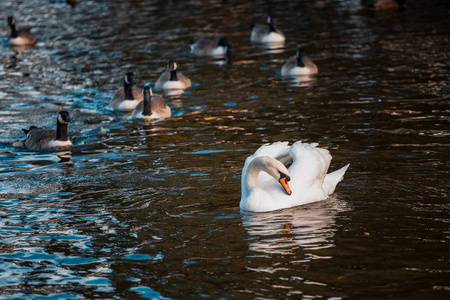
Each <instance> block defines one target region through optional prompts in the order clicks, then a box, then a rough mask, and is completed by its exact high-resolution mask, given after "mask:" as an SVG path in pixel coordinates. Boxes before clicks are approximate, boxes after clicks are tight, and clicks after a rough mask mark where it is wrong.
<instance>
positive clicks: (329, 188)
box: [323, 164, 350, 195]
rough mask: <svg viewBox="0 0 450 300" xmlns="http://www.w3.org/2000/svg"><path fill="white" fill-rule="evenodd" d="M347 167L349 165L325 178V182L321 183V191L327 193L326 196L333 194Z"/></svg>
mask: <svg viewBox="0 0 450 300" xmlns="http://www.w3.org/2000/svg"><path fill="white" fill-rule="evenodd" d="M349 166H350V164H348V165H346V166H345V167H342V168H340V169H339V170H336V171H334V172H331V173H329V174H327V175H326V176H325V180H324V181H323V189H324V190H325V191H326V192H327V194H328V195H331V194H333V193H334V189H335V188H336V185H337V184H338V183H339V181H341V180H342V179H343V178H344V174H345V171H347V169H348V167H349Z"/></svg>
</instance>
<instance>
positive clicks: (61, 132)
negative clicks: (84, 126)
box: [56, 122, 69, 141]
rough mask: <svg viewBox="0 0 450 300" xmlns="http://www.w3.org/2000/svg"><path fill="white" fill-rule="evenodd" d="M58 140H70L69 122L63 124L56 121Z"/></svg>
mask: <svg viewBox="0 0 450 300" xmlns="http://www.w3.org/2000/svg"><path fill="white" fill-rule="evenodd" d="M56 124H57V125H56V140H57V141H68V140H69V137H68V135H67V123H66V124H61V123H59V122H58V123H56Z"/></svg>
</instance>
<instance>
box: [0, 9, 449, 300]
mask: <svg viewBox="0 0 450 300" xmlns="http://www.w3.org/2000/svg"><path fill="white" fill-rule="evenodd" d="M269 13H272V14H273V15H274V16H275V17H276V20H277V25H278V28H280V29H281V30H282V31H283V32H284V34H285V35H286V43H285V45H284V47H282V48H280V49H277V50H276V51H272V50H268V49H266V48H264V47H261V46H258V45H252V44H251V43H250V41H249V37H250V25H251V24H252V23H255V22H257V23H262V22H265V20H266V17H267V15H268V14H269ZM449 14H450V3H449V2H448V1H439V0H438V1H425V0H420V1H408V6H407V8H406V9H405V10H404V11H401V12H385V13H382V12H376V13H375V12H372V11H369V10H368V9H367V8H366V3H365V2H360V1H344V0H340V1H339V0H336V1H306V0H305V1H286V0H280V1H233V0H229V1H219V0H210V1H194V0H193V1H131V0H130V1H101V0H89V1H85V0H81V2H80V4H79V5H77V6H76V7H75V8H74V9H71V8H70V7H69V6H68V5H67V4H66V3H65V1H62V0H54V1H45V0H26V1H16V0H2V1H0V24H1V27H0V173H1V175H0V176H1V177H0V199H1V200H0V298H1V299H50V298H53V299H72V298H73V299H80V298H89V299H141V298H154V299H198V298H207V299H208V298H209V299H210V298H212V299H218V298H224V299H237V298H243V299H286V298H290V299H386V298H389V299H449V297H450V280H449V272H450V244H449V242H450V216H449V213H450V205H449V203H450V201H449V192H450V188H449V178H450V169H449V159H448V157H449V153H450V148H449V147H450V126H449V121H450V83H449V78H450V77H449V75H450V63H449V45H450V18H449ZM9 15H14V16H15V17H16V20H17V25H18V27H19V28H20V27H27V26H32V32H33V33H34V34H35V35H36V36H37V39H38V42H37V45H36V46H35V47H34V48H31V49H14V48H12V47H11V46H10V45H9V44H8V36H9V28H8V27H7V26H6V25H7V22H6V20H7V16H9ZM211 34H223V35H224V36H226V37H227V38H228V40H229V41H230V43H231V44H232V46H233V56H232V59H231V61H230V62H229V63H224V61H221V60H208V59H202V58H197V57H193V56H191V55H190V53H189V45H188V42H189V40H191V39H192V38H194V37H198V36H202V35H211ZM299 46H301V47H303V49H305V52H306V53H307V55H308V56H310V57H311V58H312V59H313V60H314V61H315V63H316V64H317V66H318V68H319V74H318V75H317V76H314V77H310V78H301V79H287V78H283V77H281V72H280V70H281V67H282V65H283V64H284V62H285V61H286V60H287V59H288V58H289V57H290V56H292V55H294V54H295V51H296V49H297V48H298V47H299ZM16 51H17V52H16ZM169 59H175V60H176V61H177V63H178V65H179V70H180V71H182V72H183V73H184V74H185V75H187V76H188V77H190V78H191V80H192V83H193V86H192V87H191V88H189V89H188V90H186V92H185V93H183V94H181V95H166V96H165V98H166V101H167V103H168V104H169V105H170V106H171V108H172V117H171V118H169V119H165V120H158V121H154V122H139V121H133V120H129V119H128V115H126V114H118V113H114V112H113V111H111V109H110V108H109V101H110V99H111V97H112V95H113V94H114V93H115V91H116V90H117V89H118V88H119V87H120V86H121V85H122V78H123V75H124V74H125V72H127V71H133V72H134V73H135V75H136V78H135V79H136V81H137V85H138V86H139V87H142V86H143V85H144V84H145V83H147V82H155V81H156V80H157V78H158V77H159V75H160V74H161V72H162V71H163V70H164V69H165V66H166V64H167V61H168V60H169ZM60 110H68V111H69V112H70V114H71V118H72V120H73V122H72V123H70V124H69V135H70V137H71V138H72V140H73V141H74V144H75V146H74V147H73V149H71V150H70V151H66V152H61V153H54V152H29V151H25V150H24V149H22V148H15V147H13V146H12V143H14V142H17V141H20V140H23V139H24V138H25V136H24V134H23V132H22V131H21V129H22V128H28V127H29V126H30V125H40V126H43V127H49V128H54V127H55V118H56V114H57V112H58V111H60ZM297 140H303V141H306V142H319V143H320V146H321V147H324V148H327V149H329V150H330V152H331V154H332V155H333V161H332V164H331V169H332V170H335V169H337V168H339V167H342V166H344V165H345V164H347V163H350V168H349V169H348V171H347V174H346V175H345V178H344V180H343V181H342V182H341V183H340V184H339V185H338V187H337V189H336V192H335V193H334V194H333V195H332V196H331V197H330V198H329V199H327V200H324V201H321V202H317V203H313V204H310V205H307V206H303V207H296V208H291V209H285V210H281V211H275V212H270V213H253V214H252V213H244V212H241V211H240V210H239V200H240V193H241V191H240V179H241V170H242V167H243V165H244V160H245V158H246V157H247V156H249V155H250V154H252V153H253V152H254V151H255V150H256V149H257V148H258V147H259V146H260V145H261V144H263V143H267V142H275V141H290V142H295V141H297Z"/></svg>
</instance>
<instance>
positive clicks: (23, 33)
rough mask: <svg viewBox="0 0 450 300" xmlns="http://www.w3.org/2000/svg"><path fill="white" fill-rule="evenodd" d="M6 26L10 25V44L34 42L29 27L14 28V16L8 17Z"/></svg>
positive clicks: (19, 44)
mask: <svg viewBox="0 0 450 300" xmlns="http://www.w3.org/2000/svg"><path fill="white" fill-rule="evenodd" d="M8 26H9V27H11V44H12V45H14V46H27V45H33V44H35V43H36V37H35V36H34V35H33V34H32V33H31V32H30V30H29V29H25V28H22V29H19V30H17V29H16V20H15V19H14V17H8Z"/></svg>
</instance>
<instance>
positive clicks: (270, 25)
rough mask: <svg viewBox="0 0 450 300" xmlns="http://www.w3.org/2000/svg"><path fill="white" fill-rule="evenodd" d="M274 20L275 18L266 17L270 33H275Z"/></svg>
mask: <svg viewBox="0 0 450 300" xmlns="http://www.w3.org/2000/svg"><path fill="white" fill-rule="evenodd" d="M274 20H275V17H274V16H272V15H270V16H268V17H267V24H268V25H269V27H270V30H271V31H275V21H274Z"/></svg>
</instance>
